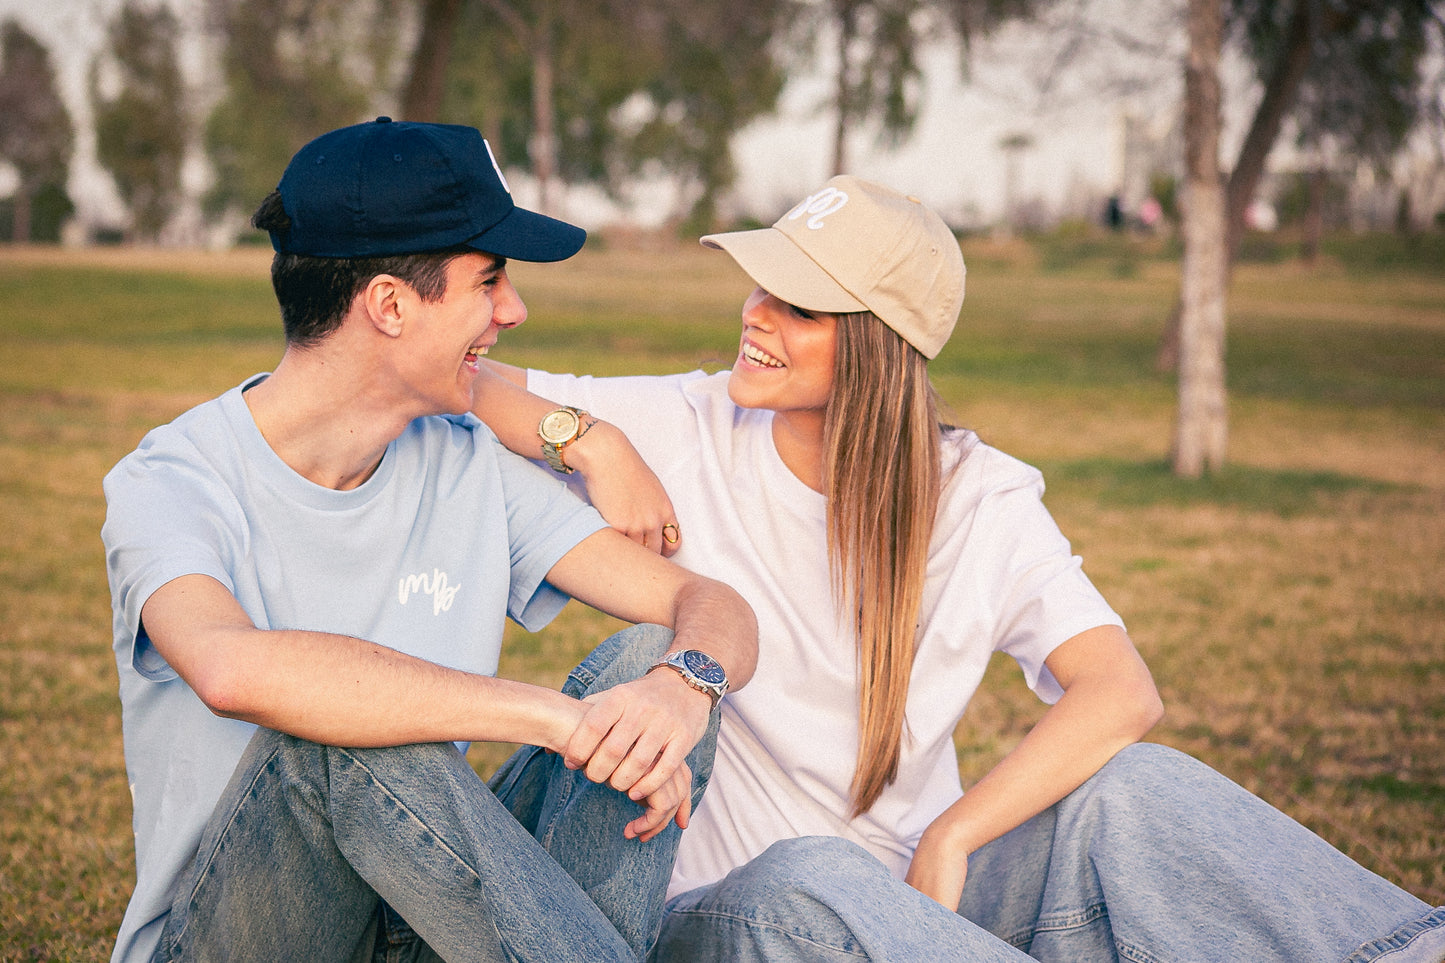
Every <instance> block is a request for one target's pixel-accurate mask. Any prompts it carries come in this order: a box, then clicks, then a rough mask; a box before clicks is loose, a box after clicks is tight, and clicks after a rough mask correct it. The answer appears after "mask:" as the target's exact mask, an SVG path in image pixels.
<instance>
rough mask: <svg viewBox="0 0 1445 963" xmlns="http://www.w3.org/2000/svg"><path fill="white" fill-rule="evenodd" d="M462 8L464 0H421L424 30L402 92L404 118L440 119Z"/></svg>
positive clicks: (420, 35) (430, 120)
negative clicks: (449, 63)
mask: <svg viewBox="0 0 1445 963" xmlns="http://www.w3.org/2000/svg"><path fill="white" fill-rule="evenodd" d="M461 9H462V0H422V11H421V31H420V33H419V34H418V36H417V41H416V50H415V51H413V52H412V61H411V71H410V75H409V76H408V77H407V81H406V88H405V89H404V90H403V91H402V95H401V117H402V119H403V120H418V121H426V122H429V123H435V122H436V121H438V120H440V119H441V113H442V98H443V96H444V95H445V93H446V83H447V61H448V60H450V59H451V51H452V38H453V37H454V36H455V35H456V29H457V15H458V14H459V13H460V12H461Z"/></svg>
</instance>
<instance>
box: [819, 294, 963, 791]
mask: <svg viewBox="0 0 1445 963" xmlns="http://www.w3.org/2000/svg"><path fill="white" fill-rule="evenodd" d="M837 318H838V321H837V332H838V340H837V354H836V357H835V359H834V364H833V391H832V395H831V397H830V398H829V400H828V407H827V411H826V415H825V424H824V469H823V471H824V475H823V488H824V491H825V492H826V493H827V496H828V558H829V563H830V566H831V568H832V574H833V581H834V586H835V589H836V591H837V595H838V598H839V599H840V600H842V601H841V602H840V604H841V605H842V606H843V607H844V611H843V613H842V614H843V615H844V617H845V618H846V617H847V616H849V615H851V617H852V618H851V621H852V622H853V624H854V627H855V628H856V631H857V635H858V683H859V684H858V737H859V741H858V763H857V768H856V769H855V770H854V774H853V785H852V788H851V793H852V802H853V815H854V816H858V815H861V814H862V813H865V812H867V811H868V810H869V809H871V808H872V807H873V804H874V803H875V802H877V801H878V797H879V795H880V794H881V793H882V792H883V790H884V789H885V788H886V787H887V786H888V785H889V784H890V783H892V782H893V781H894V780H895V779H896V778H897V776H898V760H899V756H900V753H901V750H902V742H903V735H904V727H905V708H906V703H907V700H908V681H909V676H910V675H911V673H912V669H913V652H914V638H915V635H916V633H917V628H918V612H919V608H920V606H921V604H922V600H923V584H924V575H925V572H926V569H927V566H928V544H929V540H930V538H931V536H932V534H933V519H934V514H935V512H936V510H937V507H938V498H939V491H940V489H941V488H942V467H941V455H940V428H939V420H938V400H937V395H936V394H935V393H934V391H933V387H932V385H931V384H930V383H929V380H928V362H927V359H926V358H924V356H923V355H922V354H921V353H919V351H918V350H917V349H916V348H914V347H913V346H912V345H910V344H909V343H908V342H906V341H904V340H903V338H901V337H900V336H899V335H898V334H897V333H895V332H894V331H893V330H892V329H891V328H889V327H887V326H886V325H885V324H883V323H882V322H881V321H879V320H878V318H877V316H876V315H874V314H872V313H871V312H867V311H864V312H858V313H853V314H840V315H838V316H837Z"/></svg>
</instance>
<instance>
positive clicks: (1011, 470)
mask: <svg viewBox="0 0 1445 963" xmlns="http://www.w3.org/2000/svg"><path fill="white" fill-rule="evenodd" d="M942 456H943V472H944V495H945V497H960V496H962V497H967V496H968V495H970V494H971V495H973V496H975V497H978V496H983V495H986V494H988V493H990V492H999V491H1010V490H1014V489H1020V488H1022V489H1029V490H1036V491H1037V492H1038V494H1039V495H1042V494H1043V490H1044V476H1043V473H1042V472H1040V471H1039V470H1038V469H1037V468H1035V467H1034V466H1033V465H1030V464H1028V463H1027V462H1024V461H1021V460H1020V459H1018V458H1015V457H1014V456H1013V455H1010V454H1008V453H1007V452H1003V451H1000V450H999V449H997V448H995V447H993V446H992V445H989V444H987V443H985V442H984V441H983V440H982V439H980V438H979V437H978V435H976V434H974V433H973V432H972V431H969V430H968V429H965V428H949V429H945V430H944V432H943V442H942Z"/></svg>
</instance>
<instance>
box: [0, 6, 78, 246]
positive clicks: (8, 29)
mask: <svg viewBox="0 0 1445 963" xmlns="http://www.w3.org/2000/svg"><path fill="white" fill-rule="evenodd" d="M0 118H3V122H0V160H5V161H9V162H10V163H11V164H12V165H13V166H14V167H15V172H16V174H17V176H18V179H19V184H18V185H17V187H16V189H15V196H14V198H13V205H12V213H11V218H12V220H11V232H10V236H11V238H12V240H14V241H15V242H16V243H24V242H25V241H30V240H34V239H36V236H35V234H34V230H33V229H34V228H35V227H36V224H35V222H34V219H33V215H34V214H35V213H36V203H37V201H38V200H39V199H40V198H41V197H42V194H45V195H46V196H53V195H55V194H56V192H59V198H58V200H60V201H62V202H63V203H60V204H59V208H62V209H68V208H69V206H70V201H69V198H68V197H66V195H65V183H66V180H67V179H68V178H69V176H70V158H71V154H72V152H73V150H74V144H75V134H74V131H73V129H72V127H71V124H70V113H69V112H68V111H67V110H66V109H65V103H64V101H62V100H61V99H60V91H59V88H58V87H57V86H56V82H55V69H54V67H52V66H51V63H50V54H49V52H48V51H47V50H46V49H45V47H44V46H42V45H41V43H40V41H38V40H36V39H35V37H33V36H32V35H31V34H30V33H29V32H27V31H26V30H25V29H24V28H23V27H21V26H20V25H19V24H18V23H16V22H15V21H13V20H6V21H5V23H4V25H3V26H0ZM51 206H56V205H55V204H51Z"/></svg>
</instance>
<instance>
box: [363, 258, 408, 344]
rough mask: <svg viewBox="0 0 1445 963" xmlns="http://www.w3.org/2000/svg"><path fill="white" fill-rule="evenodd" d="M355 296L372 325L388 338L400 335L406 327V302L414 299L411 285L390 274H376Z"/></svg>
mask: <svg viewBox="0 0 1445 963" xmlns="http://www.w3.org/2000/svg"><path fill="white" fill-rule="evenodd" d="M357 298H358V299H359V300H360V302H361V307H362V309H363V310H364V311H365V312H366V317H367V320H369V321H370V322H371V325H372V327H374V328H376V330H377V331H380V332H381V333H382V334H384V335H386V336H387V337H388V338H396V337H400V336H401V332H402V330H403V329H404V328H405V327H406V312H407V308H408V307H409V303H408V302H409V301H411V300H413V299H414V298H413V292H412V289H411V285H409V284H407V283H406V282H404V281H402V280H400V279H398V278H395V277H392V276H391V275H390V274H378V275H377V276H376V277H374V278H372V279H371V280H370V281H369V282H367V285H366V287H365V289H363V290H362V292H361V294H359V295H357Z"/></svg>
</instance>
